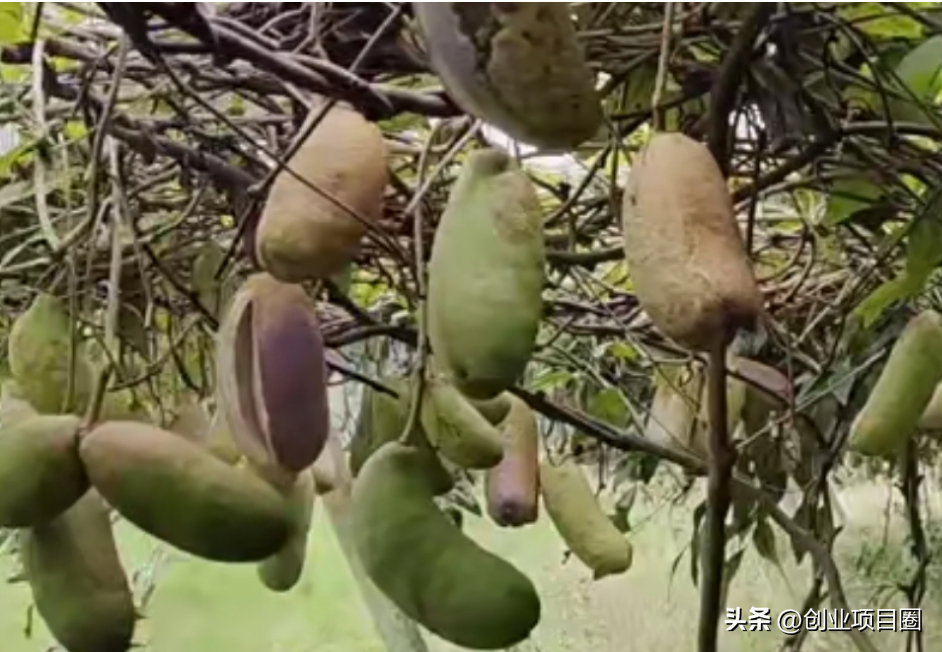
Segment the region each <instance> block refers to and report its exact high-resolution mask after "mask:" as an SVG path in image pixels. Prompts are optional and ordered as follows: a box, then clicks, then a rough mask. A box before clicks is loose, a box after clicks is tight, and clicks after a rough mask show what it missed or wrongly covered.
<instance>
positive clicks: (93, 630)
mask: <svg viewBox="0 0 942 652" xmlns="http://www.w3.org/2000/svg"><path fill="white" fill-rule="evenodd" d="M20 555H21V558H22V560H23V567H24V569H25V571H26V577H27V579H28V580H29V585H30V588H31V589H32V593H33V601H34V602H35V603H36V610H37V611H38V612H39V615H40V616H41V617H42V619H43V622H45V623H46V626H47V627H48V628H49V631H50V632H51V633H52V635H53V636H54V637H55V639H56V640H57V641H58V642H59V643H60V644H61V645H62V646H63V647H64V648H65V649H66V650H68V651H69V652H125V650H127V649H129V648H130V647H131V640H132V638H133V636H134V624H135V621H136V620H137V615H136V612H135V608H134V598H133V595H132V593H131V589H130V587H129V586H128V580H127V576H126V575H125V572H124V568H123V567H122V566H121V560H120V558H119V556H118V550H117V547H116V546H115V541H114V534H113V532H112V527H111V519H110V517H109V514H108V509H107V507H106V506H105V504H104V502H103V501H102V500H101V496H99V495H98V494H97V493H96V492H95V491H89V492H87V493H86V494H85V496H84V497H83V498H82V499H81V500H79V501H78V502H77V503H75V505H73V506H72V507H71V508H69V509H68V510H67V511H66V512H65V513H63V514H62V515H60V516H59V517H57V518H56V519H54V520H52V521H50V522H48V523H44V524H43V525H39V526H36V527H34V528H32V529H29V530H26V531H25V532H24V533H23V538H22V539H21V540H20Z"/></svg>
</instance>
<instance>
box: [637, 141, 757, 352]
mask: <svg viewBox="0 0 942 652" xmlns="http://www.w3.org/2000/svg"><path fill="white" fill-rule="evenodd" d="M622 229H623V232H624V249H625V259H626V262H627V264H628V269H629V272H630V274H631V280H632V282H633V284H634V289H635V293H636V295H637V297H638V301H639V302H640V303H641V306H642V308H644V310H645V312H647V314H648V315H649V316H650V318H651V320H652V321H653V322H654V325H655V326H656V327H657V328H658V330H660V331H661V332H662V333H664V334H665V335H666V336H668V337H669V338H671V339H672V340H674V341H675V342H677V343H678V344H680V345H682V346H685V347H687V348H688V349H692V350H695V351H710V350H713V349H715V348H716V347H717V346H718V344H719V342H720V341H722V342H723V343H728V342H729V341H731V340H732V338H733V336H734V335H735V333H736V331H737V329H751V328H753V327H754V326H755V325H756V323H757V322H758V319H759V317H760V315H761V313H762V310H763V299H762V294H761V293H760V292H759V288H758V285H757V283H756V279H755V276H754V274H753V270H752V265H751V262H750V260H749V257H748V255H747V253H746V251H745V248H744V246H743V242H742V237H741V236H740V234H739V229H738V227H737V224H736V220H735V216H734V213H733V205H732V201H731V199H730V196H729V192H728V190H727V187H726V183H725V181H724V180H723V175H722V173H721V171H720V169H719V166H717V164H716V161H715V160H714V158H713V156H712V155H711V154H710V151H709V150H708V149H707V148H706V147H705V146H704V145H702V144H701V143H698V142H697V141H695V140H692V139H690V138H688V137H687V136H684V135H683V134H679V133H658V134H656V135H654V136H653V137H652V138H651V140H650V142H648V144H647V146H646V147H645V148H644V149H643V150H642V152H641V154H640V155H639V156H638V158H637V160H636V161H635V162H634V164H633V166H632V169H631V174H630V176H629V181H628V187H627V188H626V189H625V194H624V199H623V204H622Z"/></svg>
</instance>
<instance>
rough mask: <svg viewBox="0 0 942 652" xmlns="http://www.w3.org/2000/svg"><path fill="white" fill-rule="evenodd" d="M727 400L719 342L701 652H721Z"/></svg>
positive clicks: (710, 413) (714, 355)
mask: <svg viewBox="0 0 942 652" xmlns="http://www.w3.org/2000/svg"><path fill="white" fill-rule="evenodd" d="M727 412H728V406H727V397H726V342H725V341H724V340H718V341H717V343H716V344H715V345H714V347H713V349H712V350H711V351H710V352H709V358H708V361H707V417H708V421H709V425H710V442H709V444H710V445H709V450H710V468H709V476H708V478H707V509H706V524H705V540H704V542H703V559H702V563H701V565H700V568H701V582H700V626H699V633H698V639H699V645H698V650H699V652H717V640H716V637H717V630H718V628H719V620H720V613H721V610H722V607H723V605H722V602H723V571H724V566H725V562H726V514H727V512H728V511H729V505H730V502H731V491H730V484H731V478H732V473H733V466H734V464H735V463H736V451H735V449H734V448H733V447H732V446H731V445H730V441H729V428H728V421H727Z"/></svg>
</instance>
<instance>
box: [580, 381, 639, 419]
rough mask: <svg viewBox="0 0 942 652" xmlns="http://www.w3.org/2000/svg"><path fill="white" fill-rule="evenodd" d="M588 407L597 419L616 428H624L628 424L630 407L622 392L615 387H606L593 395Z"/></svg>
mask: <svg viewBox="0 0 942 652" xmlns="http://www.w3.org/2000/svg"><path fill="white" fill-rule="evenodd" d="M586 407H587V409H588V411H589V414H591V415H592V416H594V417H595V418H596V419H599V420H600V421H604V422H605V423H607V424H609V425H612V426H615V427H616V428H622V427H624V426H625V425H626V424H627V423H628V417H629V412H628V405H627V404H626V403H625V399H624V397H623V396H622V394H621V391H620V390H618V389H617V388H615V387H606V388H605V389H603V390H601V391H600V392H596V393H595V394H593V395H592V397H591V398H590V399H589V404H588V405H587V406H586Z"/></svg>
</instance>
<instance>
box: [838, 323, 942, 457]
mask: <svg viewBox="0 0 942 652" xmlns="http://www.w3.org/2000/svg"><path fill="white" fill-rule="evenodd" d="M940 381H942V315H939V313H937V312H935V311H934V310H926V311H925V312H922V313H920V314H918V315H917V316H915V317H913V318H912V319H911V320H910V321H909V323H908V324H906V327H905V328H904V329H903V332H902V333H901V334H900V336H899V338H898V339H897V340H896V343H895V344H894V345H893V350H892V351H891V352H890V357H889V358H888V359H887V361H886V364H885V365H884V367H883V370H882V371H881V372H880V377H879V378H878V379H877V382H876V384H875V385H874V386H873V389H871V390H870V394H869V396H868V397H867V402H866V403H865V404H864V406H863V408H862V409H861V410H860V412H858V413H857V416H856V417H855V418H854V421H853V422H852V423H851V427H850V438H849V439H848V444H849V447H850V449H851V450H853V451H856V452H858V453H861V454H863V455H873V456H877V457H894V456H895V455H897V454H898V453H899V452H900V451H901V450H902V449H904V448H905V446H906V444H907V442H908V441H909V439H910V438H911V437H912V436H913V434H914V433H915V431H916V428H917V427H918V425H919V419H920V417H921V416H922V414H923V412H924V411H925V409H926V407H927V406H928V405H929V401H931V400H932V395H933V393H934V392H935V388H936V386H938V384H939V382H940Z"/></svg>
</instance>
